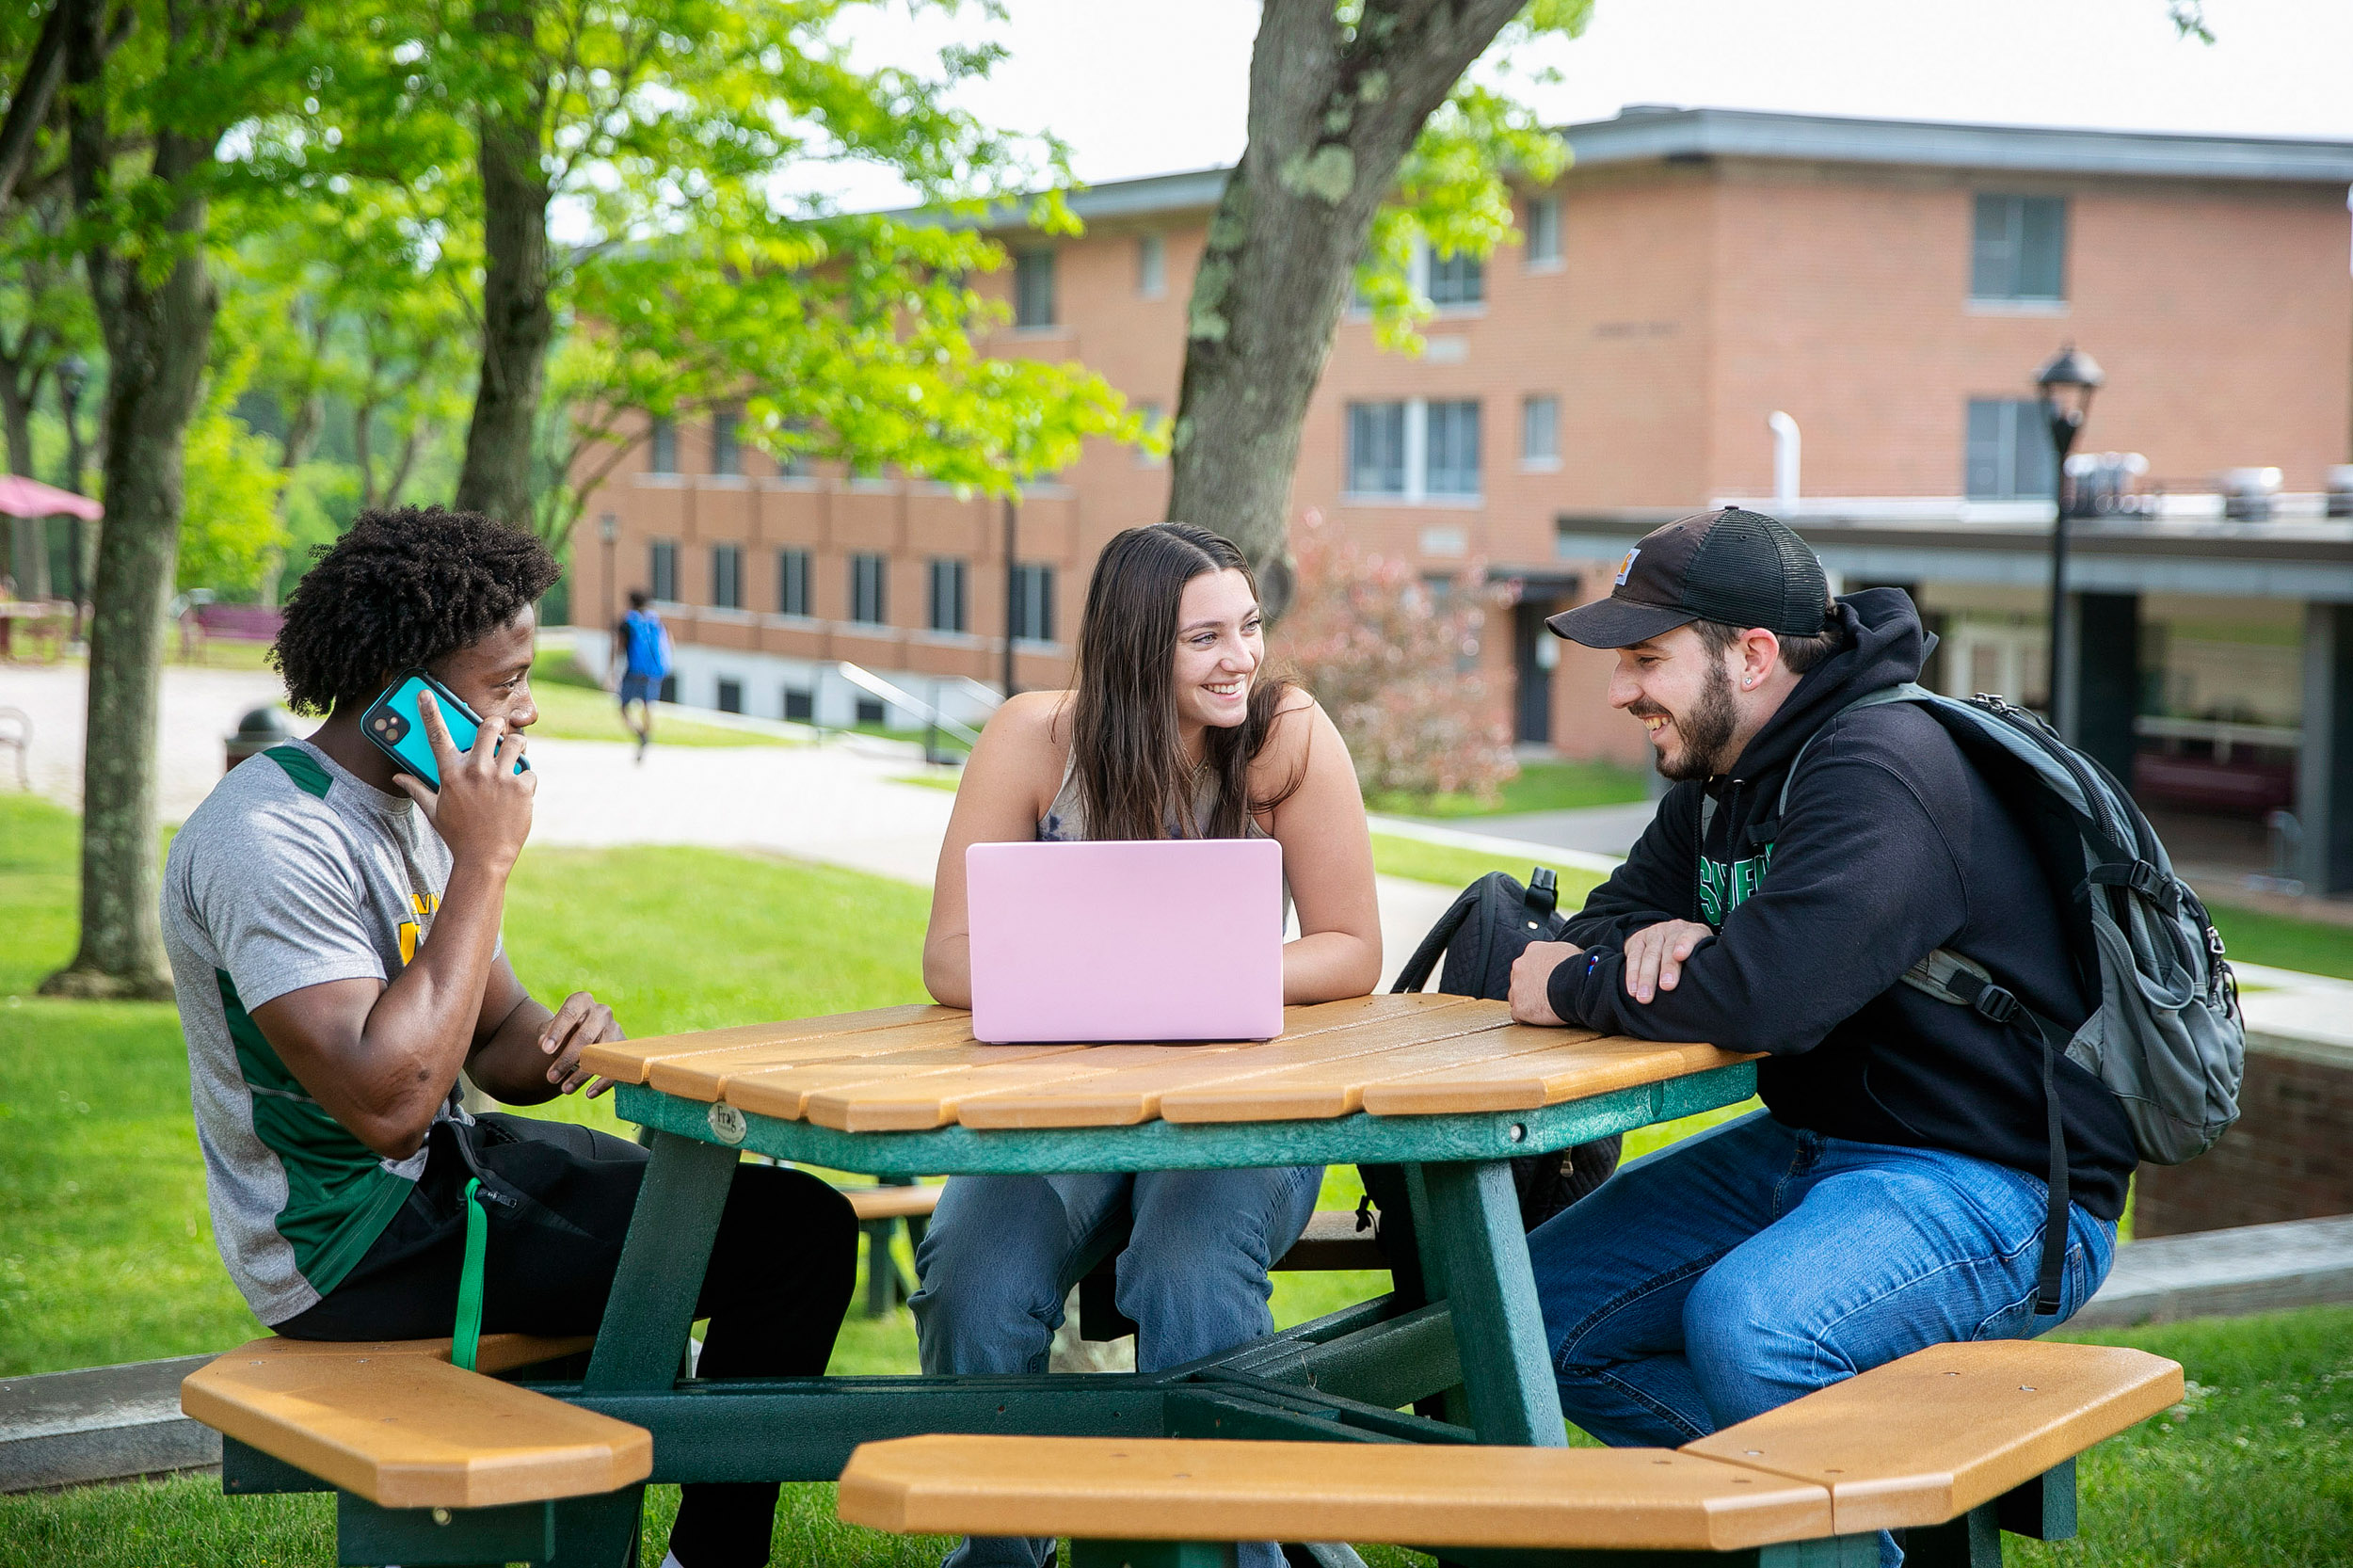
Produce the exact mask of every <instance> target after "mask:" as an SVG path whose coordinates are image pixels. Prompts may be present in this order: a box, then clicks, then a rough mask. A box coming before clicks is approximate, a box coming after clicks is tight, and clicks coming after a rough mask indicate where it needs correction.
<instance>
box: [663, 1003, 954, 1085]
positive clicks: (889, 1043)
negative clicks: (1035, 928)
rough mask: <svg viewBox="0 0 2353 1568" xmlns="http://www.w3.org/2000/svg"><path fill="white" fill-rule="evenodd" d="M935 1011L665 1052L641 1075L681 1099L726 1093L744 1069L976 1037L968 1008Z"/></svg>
mask: <svg viewBox="0 0 2353 1568" xmlns="http://www.w3.org/2000/svg"><path fill="white" fill-rule="evenodd" d="M939 1012H940V1013H941V1014H942V1015H943V1016H939V1017H936V1018H925V1019H921V1020H919V1021H917V1022H915V1023H910V1024H900V1025H897V1026H895V1027H892V1028H889V1029H861V1030H853V1031H850V1032H845V1033H839V1034H821V1035H814V1036H811V1037H808V1038H806V1039H797V1040H777V1041H775V1042H773V1043H763V1044H760V1045H749V1046H739V1047H736V1048H733V1049H731V1050H723V1051H709V1052H697V1053H696V1054H695V1055H692V1056H682V1057H664V1058H662V1059H660V1060H658V1061H656V1062H655V1063H654V1064H653V1065H652V1067H651V1068H650V1069H648V1072H647V1075H646V1081H647V1082H648V1083H649V1084H651V1085H652V1086H653V1087H654V1088H656V1089H659V1090H661V1091H662V1092H663V1093H664V1094H665V1095H677V1096H680V1098H683V1099H696V1100H715V1099H725V1098H726V1097H727V1089H728V1084H730V1083H732V1082H734V1081H735V1080H737V1079H739V1078H742V1077H743V1076H744V1074H746V1073H757V1072H766V1071H769V1070H770V1069H773V1068H777V1067H798V1066H807V1065H809V1064H814V1063H819V1062H856V1061H864V1060H870V1059H874V1058H880V1057H886V1056H902V1055H906V1054H908V1053H910V1052H915V1051H927V1050H936V1049H939V1048H943V1047H954V1046H969V1045H973V1044H975V1043H976V1042H975V1041H974V1040H973V1038H972V1016H971V1015H970V1014H969V1013H966V1012H963V1011H961V1010H958V1009H953V1008H941V1009H939Z"/></svg>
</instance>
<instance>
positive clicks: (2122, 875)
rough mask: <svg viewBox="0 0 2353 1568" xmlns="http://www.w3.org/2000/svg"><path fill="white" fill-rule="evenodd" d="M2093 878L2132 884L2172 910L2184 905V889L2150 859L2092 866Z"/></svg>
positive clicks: (2119, 885)
mask: <svg viewBox="0 0 2353 1568" xmlns="http://www.w3.org/2000/svg"><path fill="white" fill-rule="evenodd" d="M2091 880H2092V881H2094V882H2097V883H2103V884H2105V885H2107V886H2109V887H2115V888H2131V889H2132V890H2133V891H2134V892H2136V893H2138V894H2139V895H2140V896H2141V897H2142V898H2145V899H2147V900H2149V901H2150V902H2151V903H2153V904H2156V905H2158V906H2159V907H2160V908H2162V909H2164V910H2165V911H2166V913H2168V914H2171V913H2173V912H2174V911H2175V910H2176V909H2178V908H2179V907H2180V906H2181V899H2182V895H2181V890H2180V888H2178V887H2176V886H2175V884H2174V881H2173V879H2172V878H2171V877H2169V876H2168V875H2166V874H2165V872H2161V871H2159V870H2157V868H2156V867H2155V866H2153V865H2152V864H2150V863H2149V862H2148V861H2146V860H2135V861H2133V862H2132V863H2131V864H2129V865H2126V864H2123V863H2121V862H2116V863H2112V864H2109V865H2105V866H2094V867H2093V868H2092V869H2091Z"/></svg>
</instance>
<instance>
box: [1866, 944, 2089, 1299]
mask: <svg viewBox="0 0 2353 1568" xmlns="http://www.w3.org/2000/svg"><path fill="white" fill-rule="evenodd" d="M1902 979H1903V983H1904V984H1907V985H1910V986H1912V987H1913V989H1915V990H1919V991H1925V992H1927V993H1928V994H1929V996H1932V997H1934V998H1935V999H1936V1000H1939V1001H1943V1002H1950V1003H1951V1004H1952V1005H1954V1006H1956V1007H1966V1008H1968V1009H1969V1010H1970V1011H1971V1012H1973V1013H1975V1014H1977V1016H1979V1017H1982V1018H1984V1019H1986V1020H1987V1021H1988V1022H1991V1023H1994V1024H1999V1025H2001V1026H2003V1027H2004V1028H2009V1027H2012V1026H2015V1027H2017V1028H2020V1029H2022V1030H2024V1029H2027V1028H2029V1027H2031V1029H2032V1032H2033V1033H2034V1035H2035V1038H2036V1040H2037V1042H2038V1043H2039V1044H2040V1045H2041V1048H2042V1113H2043V1121H2044V1128H2045V1130H2046V1131H2047V1132H2048V1134H2049V1137H2050V1154H2051V1170H2050V1177H2049V1179H2050V1210H2049V1212H2048V1213H2046V1214H2045V1215H2044V1216H2043V1220H2042V1259H2041V1266H2040V1267H2039V1268H2038V1269H2037V1270H2036V1279H2035V1301H2034V1310H2035V1315H2036V1316H2037V1317H2044V1318H2047V1317H2055V1316H2057V1313H2058V1309H2059V1284H2060V1272H2061V1269H2062V1268H2063V1266H2064V1264H2065V1262H2066V1257H2067V1230H2068V1222H2067V1209H2068V1204H2069V1202H2070V1197H2069V1193H2068V1183H2067V1129H2066V1128H2065V1126H2064V1125H2062V1123H2061V1122H2060V1119H2059V1099H2058V1058H2059V1056H2060V1054H2061V1053H2063V1052H2064V1051H2065V1050H2066V1049H2067V1048H2068V1045H2069V1044H2070V1038H2069V1035H2068V1032H2067V1031H2066V1029H2065V1028H2063V1027H2062V1026H2060V1025H2059V1024H2057V1023H2056V1022H2054V1021H2053V1020H2051V1019H2049V1018H2046V1017H2044V1016H2042V1015H2041V1013H2039V1012H2037V1011H2035V1009H2033V1008H2031V1007H2028V1006H2027V1005H2026V1004H2025V1002H2023V1001H2021V1000H2018V997H2017V994H2016V993H2015V992H2013V991H2011V990H2009V988H2008V987H2006V986H2002V985H1997V984H1994V982H1993V975H1992V974H1991V973H1989V972H1988V971H1987V970H1986V968H1985V967H1984V966H1983V965H1981V964H1979V963H1977V961H1976V960H1975V959H1971V958H1966V957H1963V956H1962V955H1961V954H1960V953H1958V952H1953V951H1952V950H1951V949H1950V948H1938V949H1937V950H1936V951H1935V952H1931V953H1929V955H1928V956H1927V957H1926V958H1923V959H1921V960H1920V962H1918V963H1917V964H1914V965H1913V966H1912V968H1908V969H1906V970H1905V971H1904V972H1903V976H1902Z"/></svg>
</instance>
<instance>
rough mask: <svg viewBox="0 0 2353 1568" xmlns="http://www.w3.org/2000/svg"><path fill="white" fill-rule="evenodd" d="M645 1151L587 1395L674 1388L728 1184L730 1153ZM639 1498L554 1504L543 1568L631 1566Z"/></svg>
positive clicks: (682, 1141) (672, 1140)
mask: <svg viewBox="0 0 2353 1568" xmlns="http://www.w3.org/2000/svg"><path fill="white" fill-rule="evenodd" d="M651 1148H652V1158H651V1159H650V1160H648V1161H647V1164H646V1180H645V1184H644V1185H643V1186H641V1187H640V1188H638V1190H637V1208H636V1209H635V1211H634V1212H632V1214H631V1215H630V1220H629V1237H628V1239H627V1240H624V1241H623V1242H622V1243H621V1262H620V1267H619V1269H618V1270H617V1272H616V1273H615V1275H614V1278H613V1293H612V1294H611V1295H610V1296H608V1297H606V1298H605V1304H604V1320H603V1322H601V1323H600V1324H599V1325H598V1328H597V1346H596V1349H595V1350H594V1351H592V1352H589V1357H588V1372H587V1376H586V1377H585V1378H584V1380H583V1383H582V1387H583V1388H584V1390H586V1391H588V1392H591V1393H636V1392H640V1391H645V1390H660V1389H665V1388H668V1387H669V1386H670V1385H671V1384H673V1383H674V1382H676V1381H677V1378H678V1375H679V1368H680V1366H681V1365H682V1363H683V1361H684V1358H685V1354H686V1336H687V1331H688V1330H690V1329H691V1328H693V1327H694V1323H695V1298H696V1296H698V1295H700V1294H701V1293H702V1284H703V1271H704V1270H705V1269H706V1268H708V1267H709V1266H710V1263H711V1244H712V1240H713V1239H714V1238H715V1237H717V1235H718V1234H719V1214H720V1211H721V1210H722V1209H723V1208H726V1207H727V1201H728V1183H730V1182H732V1181H733V1180H734V1179H735V1160H736V1151H735V1150H733V1149H731V1148H728V1147H725V1146H723V1145H721V1144H706V1143H702V1142H700V1141H699V1140H696V1139H693V1138H683V1137H680V1135H679V1134H677V1133H675V1132H657V1133H655V1134H654V1135H653V1142H652V1144H651ZM645 1492H646V1489H645V1488H644V1487H642V1486H631V1487H624V1488H623V1489H622V1490H620V1491H618V1492H614V1493H608V1494H606V1495H605V1496H599V1497H581V1498H577V1499H574V1500H572V1501H570V1502H565V1503H559V1504H557V1505H556V1510H555V1554H554V1556H553V1557H552V1558H551V1559H550V1560H549V1562H550V1568H630V1565H631V1564H632V1563H634V1562H635V1561H636V1560H637V1537H638V1531H639V1528H640V1524H639V1521H640V1519H641V1517H642V1513H643V1508H644V1503H645Z"/></svg>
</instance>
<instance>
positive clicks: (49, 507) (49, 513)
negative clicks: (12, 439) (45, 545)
mask: <svg viewBox="0 0 2353 1568" xmlns="http://www.w3.org/2000/svg"><path fill="white" fill-rule="evenodd" d="M60 512H63V513H66V514H68V515H70V516H72V517H77V518H80V519H82V520H84V521H86V522H96V521H97V520H99V519H100V518H103V517H104V516H105V515H106V509H105V508H104V506H101V505H100V504H98V503H97V502H95V501H92V500H91V499H90V498H89V497H88V496H86V495H75V494H74V493H73V492H72V490H61V489H59V488H57V487H56V486H55V485H44V484H42V483H41V482H40V480H38V479H27V478H25V477H24V475H23V474H21V473H0V516H4V517H12V518H45V517H54V516H56V514H58V513H60Z"/></svg>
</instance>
